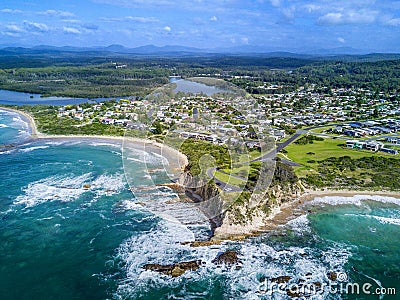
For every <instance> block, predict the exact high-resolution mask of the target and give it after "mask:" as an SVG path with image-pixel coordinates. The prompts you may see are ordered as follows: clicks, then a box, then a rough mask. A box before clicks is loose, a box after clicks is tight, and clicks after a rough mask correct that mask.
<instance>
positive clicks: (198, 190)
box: [177, 171, 224, 230]
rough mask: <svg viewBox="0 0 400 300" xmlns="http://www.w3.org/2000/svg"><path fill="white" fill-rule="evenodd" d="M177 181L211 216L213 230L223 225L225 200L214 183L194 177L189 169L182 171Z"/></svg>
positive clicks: (209, 216)
mask: <svg viewBox="0 0 400 300" xmlns="http://www.w3.org/2000/svg"><path fill="white" fill-rule="evenodd" d="M177 183H178V184H179V185H180V186H181V187H182V188H183V189H184V192H185V194H186V195H187V196H188V197H189V198H190V199H192V200H193V201H194V202H196V203H197V204H198V205H199V208H200V209H201V211H202V212H203V213H204V214H205V215H206V216H207V217H208V218H209V220H210V223H211V227H212V229H213V230H214V229H215V228H217V227H219V226H221V224H222V220H223V218H224V212H223V201H222V200H221V197H220V194H219V191H218V188H217V187H216V186H215V184H214V183H212V182H207V181H205V180H203V179H201V178H199V177H193V176H192V174H191V173H190V172H189V171H185V172H184V173H182V174H181V176H180V177H179V180H178V182H177Z"/></svg>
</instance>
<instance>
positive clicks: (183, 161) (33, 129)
mask: <svg viewBox="0 0 400 300" xmlns="http://www.w3.org/2000/svg"><path fill="white" fill-rule="evenodd" d="M0 109H1V110H5V111H9V112H14V113H17V114H19V115H21V116H22V117H23V118H24V119H25V121H27V122H28V127H29V130H30V133H31V138H32V139H33V140H45V139H50V140H53V139H55V140H57V139H65V140H68V139H80V140H85V139H90V140H102V141H113V142H119V143H120V144H121V147H122V146H123V145H124V144H125V143H126V142H127V143H132V144H136V145H137V146H141V147H143V148H145V147H146V146H153V147H155V148H159V149H160V150H161V153H163V151H165V152H166V153H165V154H166V155H168V156H170V155H171V154H172V155H176V156H177V157H178V165H179V166H180V167H181V168H182V169H183V168H184V167H185V166H186V165H187V164H188V163H189V161H188V158H187V156H186V155H185V154H183V153H182V152H180V151H178V150H176V149H174V148H172V147H170V146H167V145H164V144H161V143H159V142H157V141H153V140H150V139H142V138H133V137H125V136H111V135H83V134H82V135H53V134H45V133H41V132H39V130H38V129H37V126H36V123H35V119H34V118H33V117H32V116H31V115H30V114H28V113H26V112H24V111H20V110H18V109H14V108H8V107H3V106H0Z"/></svg>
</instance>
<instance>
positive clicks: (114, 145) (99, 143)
mask: <svg viewBox="0 0 400 300" xmlns="http://www.w3.org/2000/svg"><path fill="white" fill-rule="evenodd" d="M88 145H89V146H94V147H98V146H107V147H113V148H119V149H122V148H121V145H120V144H116V143H106V142H92V143H90V144H88Z"/></svg>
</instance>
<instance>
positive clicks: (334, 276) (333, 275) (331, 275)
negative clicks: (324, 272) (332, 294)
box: [328, 271, 337, 281]
mask: <svg viewBox="0 0 400 300" xmlns="http://www.w3.org/2000/svg"><path fill="white" fill-rule="evenodd" d="M328 279H329V280H331V281H336V280H337V273H336V272H333V271H331V272H329V273H328Z"/></svg>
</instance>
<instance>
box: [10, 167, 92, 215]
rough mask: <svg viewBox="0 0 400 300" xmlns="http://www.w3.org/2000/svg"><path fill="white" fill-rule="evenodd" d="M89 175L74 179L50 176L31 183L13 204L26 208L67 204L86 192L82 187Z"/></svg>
mask: <svg viewBox="0 0 400 300" xmlns="http://www.w3.org/2000/svg"><path fill="white" fill-rule="evenodd" d="M90 177H91V173H87V174H84V175H81V176H76V177H59V176H51V177H47V178H45V179H41V180H38V181H35V182H32V183H30V184H29V185H28V187H26V188H25V189H24V190H23V191H24V195H20V196H18V197H17V198H16V199H15V201H14V204H15V205H24V206H25V207H26V208H28V207H33V206H35V205H38V204H41V203H44V202H47V201H62V202H68V201H73V200H76V199H78V198H79V197H80V196H81V195H82V194H83V193H85V192H86V190H85V189H84V188H83V185H84V184H85V183H86V182H87V181H89V180H90Z"/></svg>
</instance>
